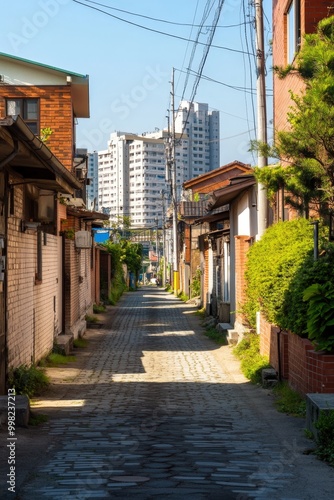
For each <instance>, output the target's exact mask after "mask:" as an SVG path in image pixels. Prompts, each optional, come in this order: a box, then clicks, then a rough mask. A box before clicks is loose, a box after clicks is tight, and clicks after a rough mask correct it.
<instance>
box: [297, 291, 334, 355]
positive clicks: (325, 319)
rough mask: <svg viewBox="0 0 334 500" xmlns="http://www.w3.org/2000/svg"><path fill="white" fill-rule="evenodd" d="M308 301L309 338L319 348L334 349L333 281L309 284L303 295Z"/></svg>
mask: <svg viewBox="0 0 334 500" xmlns="http://www.w3.org/2000/svg"><path fill="white" fill-rule="evenodd" d="M303 299H304V301H305V302H308V310H307V332H308V338H309V339H310V340H312V341H315V344H316V349H317V350H324V351H332V350H334V285H333V283H331V282H328V283H325V284H324V285H320V284H319V283H315V284H314V285H311V286H309V287H308V288H307V289H306V290H305V292H304V295H303Z"/></svg>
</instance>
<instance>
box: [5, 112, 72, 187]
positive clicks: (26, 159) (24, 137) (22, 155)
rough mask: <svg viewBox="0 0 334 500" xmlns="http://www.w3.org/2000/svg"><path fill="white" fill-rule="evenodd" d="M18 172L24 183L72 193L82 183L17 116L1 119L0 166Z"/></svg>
mask: <svg viewBox="0 0 334 500" xmlns="http://www.w3.org/2000/svg"><path fill="white" fill-rule="evenodd" d="M2 168H6V169H8V171H9V172H13V173H15V174H18V175H20V176H21V177H22V178H23V180H24V183H31V184H34V185H35V186H37V187H39V188H41V189H48V190H51V191H57V192H61V193H68V194H73V192H74V190H76V189H82V185H81V183H80V182H79V181H78V180H77V179H76V177H74V175H72V174H71V172H70V171H69V170H67V168H65V167H64V165H63V164H62V163H61V162H60V161H59V160H58V158H56V156H55V155H54V154H53V153H52V152H51V151H50V149H49V148H48V147H47V146H46V145H45V144H44V143H43V142H42V141H41V140H40V139H39V138H38V137H37V136H36V135H35V134H33V133H32V132H31V130H30V129H29V127H28V126H27V125H26V123H25V122H24V121H23V120H22V118H21V117H20V116H13V117H7V118H5V119H3V120H0V169H2Z"/></svg>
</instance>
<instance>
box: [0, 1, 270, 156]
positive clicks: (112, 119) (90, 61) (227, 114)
mask: <svg viewBox="0 0 334 500" xmlns="http://www.w3.org/2000/svg"><path fill="white" fill-rule="evenodd" d="M79 1H81V2H82V3H83V4H85V5H86V6H84V5H81V4H79V3H76V2H74V1H73V0H29V1H27V0H11V1H9V0H8V1H6V2H5V3H4V5H2V8H1V9H2V18H3V19H5V20H6V22H5V23H3V27H2V30H1V34H0V51H1V52H5V53H8V54H12V55H15V56H18V57H23V58H26V59H30V60H33V61H37V62H40V63H44V64H48V65H51V66H56V67H59V68H62V69H67V70H69V71H72V72H77V73H81V74H88V75H89V78H90V115H91V116H90V118H89V119H81V120H79V123H78V127H77V146H78V147H87V148H88V149H89V150H90V151H93V150H101V149H106V147H107V140H108V137H109V135H110V132H114V131H116V130H121V131H126V132H133V133H138V134H141V133H143V132H151V131H154V130H155V128H159V129H160V128H163V127H166V125H167V119H166V115H167V110H168V109H169V108H170V90H171V86H170V81H171V73H172V68H173V67H174V68H175V106H176V107H177V106H178V104H179V101H180V98H181V96H182V95H183V97H184V99H187V100H188V99H190V96H191V95H192V92H193V90H194V82H195V78H194V76H193V75H190V76H189V78H188V82H187V85H186V86H185V82H186V70H187V68H188V67H189V65H190V60H191V59H190V58H191V54H192V51H193V47H194V44H193V43H188V42H187V40H188V39H189V38H190V39H192V40H194V39H196V37H197V35H198V27H191V25H192V24H196V25H198V24H199V23H200V21H201V20H202V18H203V13H204V11H205V7H206V5H207V4H209V5H211V7H212V8H211V11H210V12H209V14H208V17H207V21H205V23H204V24H205V25H208V24H209V25H210V24H212V21H213V19H214V14H215V10H216V7H217V4H218V1H217V0H216V1H214V2H213V1H211V2H210V1H207V0H168V1H166V0H141V1H140V2H138V1H135V0H122V1H116V0H95V3H93V2H91V1H90V2H88V1H87V0H79ZM271 3H272V1H271V0H264V4H263V5H264V11H265V22H264V24H265V39H266V40H267V41H269V40H270V39H271V36H272V34H271ZM98 4H101V5H98ZM87 5H89V6H91V7H94V8H96V9H101V10H103V11H105V12H107V13H108V14H111V15H112V16H117V17H119V18H122V19H125V20H127V21H129V22H131V23H136V24H140V25H142V26H144V27H145V28H148V29H143V28H139V27H137V26H134V25H133V24H129V22H128V23H126V22H123V21H121V20H119V19H116V18H115V17H111V16H108V15H106V14H104V13H102V12H99V11H97V10H94V9H92V8H89V7H87ZM108 7H111V8H112V9H122V10H124V11H128V12H132V13H135V14H137V16H132V15H130V14H127V13H125V12H120V11H119V10H112V9H109V8H108ZM138 15H140V16H146V17H139V16H138ZM252 16H253V11H251V15H249V0H225V2H224V5H223V8H222V12H221V15H220V19H219V23H218V27H217V29H216V32H215V35H214V38H213V42H212V44H213V45H217V46H219V47H224V48H215V47H213V46H212V47H211V48H210V50H209V53H208V56H207V58H206V61H205V65H204V69H203V72H202V74H203V75H204V76H205V78H201V80H200V82H199V85H198V87H197V91H196V95H195V99H194V100H195V101H198V102H206V103H208V104H209V108H210V109H216V110H219V111H220V122H221V159H220V160H221V165H223V164H225V163H228V162H230V161H233V160H240V161H244V162H246V163H251V164H252V165H254V164H256V158H254V157H253V156H252V154H251V153H249V152H248V149H249V142H250V139H254V138H255V131H254V127H255V126H256V124H254V112H255V120H256V97H255V95H254V96H253V100H252V95H251V93H250V89H251V87H253V89H254V92H255V87H256V74H255V69H254V57H253V56H248V54H245V53H243V52H252V51H253V48H252V47H253V39H254V38H253V39H252V37H254V29H253V28H252V25H251V24H249V22H250V21H252V20H253V17H252ZM148 17H150V18H156V19H160V20H164V21H169V23H166V22H159V21H158V20H153V19H148ZM245 20H246V22H248V24H246V25H245V24H241V25H240V23H244V21H245ZM170 23H182V25H177V24H170ZM150 30H156V31H161V32H167V33H170V34H172V35H174V36H176V37H180V38H185V39H186V40H182V39H180V38H174V37H169V36H165V35H163V34H159V33H156V32H154V31H150ZM245 33H247V38H246V36H245ZM198 39H199V41H200V42H202V43H207V41H208V39H209V32H208V30H206V29H205V30H202V32H201V34H200V35H199V38H198ZM227 49H232V50H227ZM203 51H204V46H203V45H197V47H196V50H195V52H194V57H193V60H192V64H191V69H192V71H193V72H195V73H196V72H198V71H199V68H200V64H201V60H202V58H203V54H204V52H203ZM250 61H251V66H250ZM206 77H209V78H210V79H211V80H216V81H217V82H220V83H215V82H213V81H209V80H208V79H206ZM230 87H233V88H230ZM235 87H239V88H240V90H236V88H235ZM271 88H272V81H271V62H270V60H268V79H267V90H268V94H271ZM245 89H246V90H245ZM271 106H272V104H271V98H270V97H269V98H268V117H269V120H270V118H271V114H272V111H271ZM268 132H269V137H270V134H271V130H270V129H269V131H268Z"/></svg>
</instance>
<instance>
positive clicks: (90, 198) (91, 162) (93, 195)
mask: <svg viewBox="0 0 334 500" xmlns="http://www.w3.org/2000/svg"><path fill="white" fill-rule="evenodd" d="M98 167H99V162H98V153H97V151H94V153H88V156H87V179H89V182H88V183H87V188H86V189H87V198H86V200H87V202H86V205H87V208H88V209H89V210H96V209H97V205H98V196H99V170H98Z"/></svg>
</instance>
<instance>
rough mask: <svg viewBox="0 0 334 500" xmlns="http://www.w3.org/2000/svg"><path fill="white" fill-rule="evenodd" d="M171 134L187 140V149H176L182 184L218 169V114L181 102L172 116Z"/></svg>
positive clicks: (202, 105)
mask: <svg viewBox="0 0 334 500" xmlns="http://www.w3.org/2000/svg"><path fill="white" fill-rule="evenodd" d="M175 132H176V133H177V134H181V135H182V136H183V137H187V138H188V143H187V147H186V148H185V147H184V144H183V148H182V144H181V147H180V149H179V148H177V149H176V165H177V168H179V169H180V170H181V174H182V177H183V180H182V183H183V182H184V181H186V180H189V179H192V178H193V177H197V176H198V175H201V174H204V173H206V172H209V171H210V170H214V169H216V168H218V167H219V166H220V164H219V152H220V134H219V111H209V110H208V105H207V104H203V103H198V102H193V103H190V102H189V101H181V103H180V105H179V108H178V110H177V113H176V115H175Z"/></svg>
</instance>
